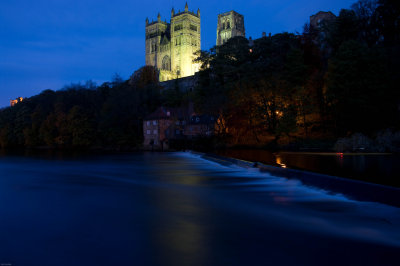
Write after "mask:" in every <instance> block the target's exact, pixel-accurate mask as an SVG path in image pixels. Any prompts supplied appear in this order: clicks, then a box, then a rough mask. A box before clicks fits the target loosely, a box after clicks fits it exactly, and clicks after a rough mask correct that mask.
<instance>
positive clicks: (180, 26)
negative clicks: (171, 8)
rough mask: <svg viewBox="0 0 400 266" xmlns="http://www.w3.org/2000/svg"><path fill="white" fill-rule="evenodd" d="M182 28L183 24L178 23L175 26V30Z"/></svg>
mask: <svg viewBox="0 0 400 266" xmlns="http://www.w3.org/2000/svg"><path fill="white" fill-rule="evenodd" d="M182 28H183V27H182V24H179V25H176V26H175V27H174V31H178V30H181V29H182Z"/></svg>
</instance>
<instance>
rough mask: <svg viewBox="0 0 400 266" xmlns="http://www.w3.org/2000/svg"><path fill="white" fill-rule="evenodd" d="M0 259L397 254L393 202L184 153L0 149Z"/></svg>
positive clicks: (276, 259) (282, 258)
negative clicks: (353, 196) (14, 152)
mask: <svg viewBox="0 0 400 266" xmlns="http://www.w3.org/2000/svg"><path fill="white" fill-rule="evenodd" d="M0 240H1V241H0V264H11V265H58V266H63V265H86V266H87V265H96V266H101V265H397V263H398V258H399V254H400V212H399V209H398V208H396V207H391V206H388V205H383V204H378V203H373V202H357V201H352V200H349V199H347V198H346V197H344V196H342V195H337V194H336V195H334V194H332V193H330V192H327V191H323V190H319V189H315V188H310V187H306V186H304V185H302V184H301V182H300V181H298V180H296V179H290V180H289V179H285V178H282V177H275V176H272V175H270V174H268V173H260V172H258V170H257V169H242V168H239V167H237V166H224V165H220V164H217V163H214V162H210V161H207V160H204V159H202V158H200V157H199V156H197V155H193V154H190V153H137V154H119V155H85V156H76V157H63V156H61V157H58V158H54V157H48V156H10V155H2V156H0Z"/></svg>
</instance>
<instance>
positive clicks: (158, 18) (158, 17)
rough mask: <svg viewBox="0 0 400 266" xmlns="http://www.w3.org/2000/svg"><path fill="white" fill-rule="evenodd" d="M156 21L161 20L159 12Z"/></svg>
mask: <svg viewBox="0 0 400 266" xmlns="http://www.w3.org/2000/svg"><path fill="white" fill-rule="evenodd" d="M157 21H158V22H160V21H161V15H160V12H158V16H157Z"/></svg>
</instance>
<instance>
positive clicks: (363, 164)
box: [217, 149, 400, 187]
mask: <svg viewBox="0 0 400 266" xmlns="http://www.w3.org/2000/svg"><path fill="white" fill-rule="evenodd" d="M217 154H220V155H224V156H229V157H234V158H238V159H242V160H248V161H252V162H261V163H265V164H269V165H276V166H280V167H285V168H286V167H287V168H293V169H300V170H306V171H312V172H316V173H321V174H327V175H332V176H341V177H345V178H350V179H355V180H361V181H367V182H371V183H375V184H381V185H388V186H393V187H400V156H399V155H393V154H378V153H370V154H368V153H366V154H362V153H333V152H330V153H329V152H325V153H318V152H275V153H273V152H270V151H267V150H256V149H247V150H246V149H243V150H220V151H218V152H217Z"/></svg>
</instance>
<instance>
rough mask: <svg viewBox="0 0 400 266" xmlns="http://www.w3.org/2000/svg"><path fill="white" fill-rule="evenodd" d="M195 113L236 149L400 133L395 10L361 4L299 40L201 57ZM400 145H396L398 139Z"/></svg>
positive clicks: (285, 38)
mask: <svg viewBox="0 0 400 266" xmlns="http://www.w3.org/2000/svg"><path fill="white" fill-rule="evenodd" d="M197 61H198V62H200V63H201V64H202V71H201V72H200V73H199V89H198V90H197V95H196V97H195V100H196V103H197V106H198V109H199V110H200V111H202V112H210V111H211V112H214V113H216V114H218V115H219V116H220V118H221V119H220V124H221V125H220V128H221V129H222V131H221V133H224V134H225V135H226V136H227V137H229V138H230V139H229V142H230V143H233V144H256V143H266V142H268V141H271V140H272V141H273V142H276V143H277V142H283V141H286V142H288V141H291V142H294V141H296V139H297V140H299V139H303V140H304V139H310V138H313V139H328V138H331V139H337V138H338V137H344V136H351V135H352V134H354V133H356V132H359V133H363V134H365V135H368V136H370V137H375V136H376V135H377V134H378V133H379V132H380V131H381V130H383V129H389V130H398V129H399V118H400V116H399V106H400V97H399V95H400V94H399V92H400V91H399V89H398V87H399V82H400V80H399V78H400V75H399V74H400V71H399V70H400V4H399V2H398V1H394V0H380V1H373V0H362V1H359V2H357V3H355V4H354V5H353V6H352V8H351V9H343V10H341V11H340V14H339V16H337V17H336V19H332V20H326V21H323V22H322V23H321V24H320V25H319V26H317V27H313V26H312V25H310V24H306V25H305V27H304V32H303V33H302V34H298V35H295V34H290V33H281V34H276V35H273V36H270V37H263V38H260V39H257V40H254V43H249V40H247V39H245V38H241V37H236V38H233V39H230V40H229V41H228V42H227V43H225V44H224V45H222V46H220V47H214V48H212V49H210V50H209V51H201V52H200V53H199V54H198V58H197ZM399 141H400V140H399Z"/></svg>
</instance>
